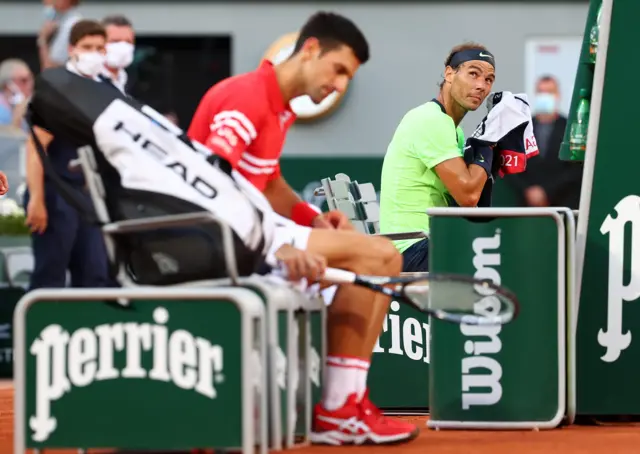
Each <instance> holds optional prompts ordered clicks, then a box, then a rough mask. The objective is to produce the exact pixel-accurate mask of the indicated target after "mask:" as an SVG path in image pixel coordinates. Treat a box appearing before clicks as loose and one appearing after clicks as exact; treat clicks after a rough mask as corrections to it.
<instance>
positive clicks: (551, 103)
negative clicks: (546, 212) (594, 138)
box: [506, 76, 582, 209]
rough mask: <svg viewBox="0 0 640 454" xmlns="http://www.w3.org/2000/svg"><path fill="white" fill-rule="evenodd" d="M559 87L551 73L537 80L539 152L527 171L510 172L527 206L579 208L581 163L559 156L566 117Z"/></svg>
mask: <svg viewBox="0 0 640 454" xmlns="http://www.w3.org/2000/svg"><path fill="white" fill-rule="evenodd" d="M559 106H560V88H559V85H558V81H557V80H556V79H555V78H554V77H552V76H544V77H542V78H540V79H539V80H538V83H537V86H536V95H535V98H534V105H533V111H534V114H535V115H534V118H533V133H534V135H535V137H536V141H537V143H538V149H539V150H540V155H539V156H537V157H535V158H533V159H531V160H530V161H529V162H528V163H527V171H526V172H524V173H521V174H517V175H511V176H510V177H508V178H507V179H506V180H507V181H508V182H510V183H511V184H512V185H513V186H514V187H515V189H516V191H517V192H518V195H519V196H520V204H521V205H522V206H528V207H546V206H566V207H569V208H572V209H578V206H579V204H580V186H581V185H582V164H581V163H572V162H568V161H563V160H561V159H560V158H559V157H558V153H559V152H560V145H561V143H562V139H563V138H564V132H565V128H566V126H567V118H566V117H564V116H562V115H560V113H559V112H558V108H559Z"/></svg>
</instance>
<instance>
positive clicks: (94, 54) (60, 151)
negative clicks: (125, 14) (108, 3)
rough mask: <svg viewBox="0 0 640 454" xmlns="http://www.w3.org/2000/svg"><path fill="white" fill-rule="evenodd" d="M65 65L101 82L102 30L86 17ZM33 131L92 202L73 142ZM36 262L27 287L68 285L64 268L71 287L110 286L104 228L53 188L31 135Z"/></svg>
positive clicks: (29, 200)
mask: <svg viewBox="0 0 640 454" xmlns="http://www.w3.org/2000/svg"><path fill="white" fill-rule="evenodd" d="M69 43H70V44H69V50H68V52H69V59H68V61H67V63H66V69H67V70H68V71H70V72H72V73H74V74H77V75H79V76H81V77H86V78H90V79H94V80H96V81H99V76H100V74H101V73H102V71H103V69H104V63H105V57H104V55H105V45H106V32H105V29H104V27H103V26H102V25H101V24H100V23H98V22H96V21H90V20H81V21H79V22H77V23H76V24H75V25H74V26H73V28H72V29H71V32H70V34H69ZM34 134H35V136H36V137H37V138H38V140H39V141H40V143H41V144H42V146H43V147H44V149H45V152H46V153H47V154H48V155H49V158H50V160H51V163H52V165H53V167H54V168H55V171H56V173H57V174H58V175H59V176H60V177H61V178H62V179H64V180H65V181H66V182H67V183H69V184H70V185H72V186H74V187H76V188H77V189H78V192H80V193H85V194H86V197H87V204H88V206H91V204H90V199H89V195H88V193H86V185H85V181H84V176H83V174H82V173H81V172H78V171H76V170H74V169H72V168H70V163H71V162H72V161H73V160H75V159H77V158H78V155H77V150H76V147H75V146H73V145H72V144H70V143H67V142H65V141H63V140H60V139H58V138H55V137H53V136H52V135H51V134H50V133H49V132H47V131H45V130H44V129H41V128H38V127H34ZM24 204H25V207H26V213H27V219H26V224H27V225H28V226H29V227H30V229H31V232H32V234H31V240H32V247H33V254H34V259H35V267H34V270H33V273H32V275H31V282H30V288H31V289H36V288H59V287H65V286H66V273H67V270H68V271H69V272H70V274H71V286H72V287H107V286H112V285H113V284H112V282H113V281H112V280H111V278H110V277H109V272H108V259H107V255H106V249H105V245H104V240H103V238H102V233H101V231H100V229H99V228H98V227H96V226H92V225H90V224H88V223H87V222H85V221H84V219H82V218H81V217H80V215H79V213H78V212H77V211H76V210H75V209H74V208H73V207H72V206H70V205H69V204H68V203H67V202H66V201H65V199H64V198H63V197H61V196H60V195H59V194H58V192H57V191H56V188H55V186H54V185H53V183H52V182H51V181H50V180H49V178H48V176H47V175H45V174H44V172H43V167H42V162H41V161H40V157H39V156H38V153H37V151H36V148H35V142H34V139H33V137H32V136H29V140H28V141H27V191H26V193H25V196H24Z"/></svg>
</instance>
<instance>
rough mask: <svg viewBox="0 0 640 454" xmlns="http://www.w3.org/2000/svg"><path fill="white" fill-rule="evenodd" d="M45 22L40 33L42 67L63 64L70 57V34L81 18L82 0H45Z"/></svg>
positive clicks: (39, 52)
mask: <svg viewBox="0 0 640 454" xmlns="http://www.w3.org/2000/svg"><path fill="white" fill-rule="evenodd" d="M42 3H43V6H44V9H43V14H44V18H45V22H44V24H43V25H42V28H41V29H40V32H39V33H38V54H39V56H40V69H46V68H51V67H54V66H61V65H63V64H65V62H66V61H67V58H68V57H69V54H68V52H69V34H70V33H71V28H72V27H73V26H74V25H75V23H76V22H78V21H79V20H80V19H81V15H80V13H79V12H78V10H77V7H78V4H79V3H80V0H43V2H42Z"/></svg>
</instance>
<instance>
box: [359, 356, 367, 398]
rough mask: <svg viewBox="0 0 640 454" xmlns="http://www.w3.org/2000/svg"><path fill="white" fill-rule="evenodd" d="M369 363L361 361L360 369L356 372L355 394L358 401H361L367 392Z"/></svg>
mask: <svg viewBox="0 0 640 454" xmlns="http://www.w3.org/2000/svg"><path fill="white" fill-rule="evenodd" d="M369 364H370V363H369V361H364V360H362V361H361V367H360V368H359V369H357V372H356V392H357V393H358V401H361V400H362V398H363V397H364V394H365V393H366V392H367V378H368V376H369Z"/></svg>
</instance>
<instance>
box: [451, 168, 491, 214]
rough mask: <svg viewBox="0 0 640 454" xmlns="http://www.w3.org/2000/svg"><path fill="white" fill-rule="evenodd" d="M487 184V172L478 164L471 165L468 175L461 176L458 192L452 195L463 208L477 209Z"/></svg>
mask: <svg viewBox="0 0 640 454" xmlns="http://www.w3.org/2000/svg"><path fill="white" fill-rule="evenodd" d="M486 182H487V172H486V171H485V170H484V169H483V168H482V167H480V166H478V165H476V164H470V165H469V167H468V174H467V175H461V176H460V179H459V185H458V190H457V191H455V192H454V193H452V195H453V197H454V198H455V199H456V202H458V205H460V206H461V207H475V206H476V205H477V204H478V200H480V194H482V189H483V188H484V184H485V183H486Z"/></svg>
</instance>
